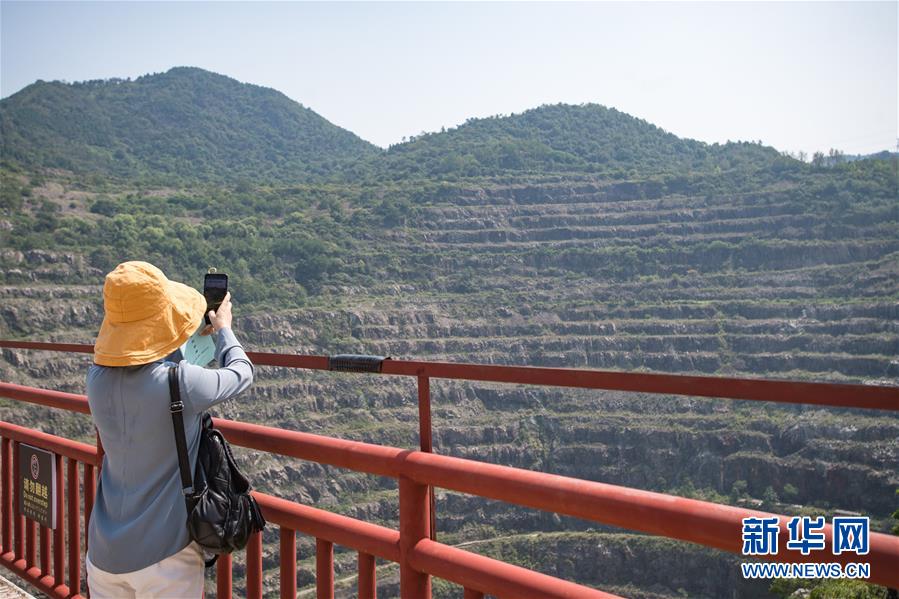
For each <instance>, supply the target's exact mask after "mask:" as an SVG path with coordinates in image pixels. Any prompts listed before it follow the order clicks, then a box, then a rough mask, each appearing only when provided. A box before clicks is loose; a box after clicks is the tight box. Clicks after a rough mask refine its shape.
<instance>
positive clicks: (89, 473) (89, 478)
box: [84, 463, 97, 554]
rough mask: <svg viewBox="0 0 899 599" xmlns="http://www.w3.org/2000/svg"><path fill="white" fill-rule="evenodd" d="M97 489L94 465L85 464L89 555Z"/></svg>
mask: <svg viewBox="0 0 899 599" xmlns="http://www.w3.org/2000/svg"><path fill="white" fill-rule="evenodd" d="M96 489H97V483H96V481H95V480H94V465H93V464H88V463H85V464H84V553H85V554H87V550H88V548H89V545H90V544H89V543H88V534H87V530H88V526H89V525H90V522H91V512H92V511H93V510H94V492H95V491H96Z"/></svg>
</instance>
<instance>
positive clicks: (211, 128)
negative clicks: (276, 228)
mask: <svg viewBox="0 0 899 599" xmlns="http://www.w3.org/2000/svg"><path fill="white" fill-rule="evenodd" d="M0 136H2V157H3V161H4V163H5V164H7V165H10V164H17V165H21V166H23V167H27V168H35V167H43V168H56V169H65V170H70V171H74V172H76V173H79V174H83V175H101V176H106V177H110V176H112V177H117V178H126V179H143V180H148V181H164V182H167V183H172V182H176V181H182V180H185V181H193V182H197V181H223V180H226V181H232V182H236V181H240V180H244V179H246V180H252V181H254V182H259V181H281V182H285V181H301V180H302V181H307V180H321V179H324V178H326V177H327V176H329V175H331V174H332V173H333V172H335V170H336V168H337V165H339V164H340V163H341V162H343V161H346V160H355V159H359V158H361V157H363V156H366V155H368V154H373V153H376V151H377V150H376V148H375V146H373V145H371V144H369V143H367V142H365V141H363V140H361V139H359V138H358V137H356V136H355V135H353V134H352V133H350V132H349V131H346V130H344V129H341V128H339V127H337V126H335V125H332V124H331V123H329V122H328V121H326V120H325V119H323V118H322V117H320V116H319V115H317V114H316V113H315V112H313V111H312V110H310V109H308V108H304V107H303V106H301V105H299V104H297V103H296V102H294V101H293V100H291V99H289V98H288V97H287V96H285V95H284V94H282V93H280V92H277V91H275V90H272V89H268V88H264V87H259V86H256V85H249V84H245V83H239V82H237V81H235V80H234V79H231V78H229V77H225V76H222V75H217V74H215V73H210V72H208V71H204V70H202V69H196V68H187V67H179V68H174V69H171V70H169V71H168V72H166V73H160V74H153V75H145V76H143V77H139V78H137V79H135V80H133V81H131V80H119V79H113V80H100V81H86V82H82V83H74V84H67V83H62V82H58V81H53V82H45V81H38V82H37V83H34V84H32V85H29V86H28V87H26V88H25V89H23V90H21V91H20V92H18V93H16V94H13V95H12V96H10V97H9V98H5V99H4V100H2V101H0Z"/></svg>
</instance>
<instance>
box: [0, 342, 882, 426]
mask: <svg viewBox="0 0 899 599" xmlns="http://www.w3.org/2000/svg"><path fill="white" fill-rule="evenodd" d="M2 347H6V348H11V349H42V350H50V351H64V352H79V353H92V352H93V346H92V345H87V344H72V343H42V342H34V341H8V340H0V348H2ZM247 355H248V356H249V358H250V359H251V360H252V361H253V363H254V364H257V365H260V366H281V367H290V368H305V369H310V370H328V356H297V355H289V354H274V353H263V352H247ZM381 374H385V375H402V376H414V377H429V378H443V379H461V380H468V381H484V382H495V383H511V384H525V385H543V386H553V387H577V388H583V389H606V390H610V391H637V392H642V393H658V394H665V395H692V396H696V397H718V398H728V399H746V400H755V401H774V402H781V403H804V404H813V405H822V406H833V407H845V408H868V409H878V410H899V387H889V386H880V385H858V384H837V383H807V382H799V381H772V380H765V379H750V378H734V377H714V376H689V375H680V374H652V373H633V372H615V371H604V370H588V369H577V368H542V367H534V366H496V365H492V364H489V365H488V364H464V363H452V362H421V361H415V360H385V361H384V363H383V365H382V368H381Z"/></svg>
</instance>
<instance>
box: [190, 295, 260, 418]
mask: <svg viewBox="0 0 899 599" xmlns="http://www.w3.org/2000/svg"><path fill="white" fill-rule="evenodd" d="M231 318H232V317H231V293H230V292H228V293H227V294H225V299H224V300H223V301H222V305H221V306H219V309H218V310H216V311H215V312H213V311H211V310H210V311H209V321H210V323H212V328H213V329H214V330H215V331H216V332H217V333H218V337H217V339H216V343H215V359H216V361H217V362H218V363H219V365H220V366H221V368H219V369H218V370H212V369H208V368H203V367H201V366H196V365H193V364H188V363H187V362H183V361H182V362H181V365H180V368H179V370H180V375H181V376H180V383H181V395H182V397H183V398H186V400H185V399H182V401H184V405H185V409H187V410H192V411H194V412H195V413H200V412H203V411H204V410H208V409H209V408H210V407H212V406H214V405H215V404H217V403H220V402H223V401H225V400H226V399H229V398H231V397H234V396H235V395H237V394H238V393H240V392H241V391H244V390H245V389H246V388H247V387H249V386H250V384H252V382H253V364H252V362H250V360H249V358H247V354H246V353H244V351H243V347H241V345H240V342H239V341H237V337H235V336H234V332H233V331H232V330H231Z"/></svg>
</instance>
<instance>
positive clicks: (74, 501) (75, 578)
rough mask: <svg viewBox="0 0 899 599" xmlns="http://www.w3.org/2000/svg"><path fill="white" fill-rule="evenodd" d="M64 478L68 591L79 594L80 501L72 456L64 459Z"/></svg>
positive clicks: (75, 465)
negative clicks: (67, 539)
mask: <svg viewBox="0 0 899 599" xmlns="http://www.w3.org/2000/svg"><path fill="white" fill-rule="evenodd" d="M66 466H67V472H66V479H67V480H68V489H67V491H68V494H67V495H66V498H67V499H68V504H69V505H68V508H67V509H68V511H69V518H68V520H66V524H68V529H69V591H70V592H71V593H72V594H73V595H79V594H81V526H80V525H81V515H80V513H79V511H78V505H79V504H80V503H81V501H80V499H81V497H80V496H81V494H80V493H79V492H78V490H79V488H78V485H79V481H78V461H77V460H75V459H73V458H67V459H66Z"/></svg>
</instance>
